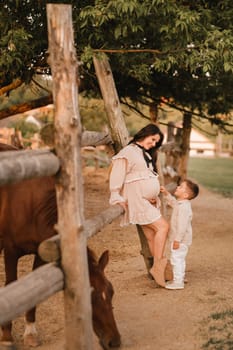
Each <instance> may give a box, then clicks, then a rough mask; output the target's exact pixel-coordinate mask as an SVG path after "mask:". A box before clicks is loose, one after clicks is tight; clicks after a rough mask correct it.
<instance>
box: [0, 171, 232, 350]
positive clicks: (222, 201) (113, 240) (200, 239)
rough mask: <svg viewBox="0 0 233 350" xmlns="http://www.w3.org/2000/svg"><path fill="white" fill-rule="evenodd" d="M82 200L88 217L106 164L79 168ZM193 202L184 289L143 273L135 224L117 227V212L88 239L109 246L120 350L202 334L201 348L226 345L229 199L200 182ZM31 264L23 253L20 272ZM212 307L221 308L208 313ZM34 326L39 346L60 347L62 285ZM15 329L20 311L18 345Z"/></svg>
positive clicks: (172, 343) (186, 345)
mask: <svg viewBox="0 0 233 350" xmlns="http://www.w3.org/2000/svg"><path fill="white" fill-rule="evenodd" d="M85 201H86V217H88V218H89V217H91V216H93V215H96V214H97V213H98V212H100V211H102V210H103V209H104V208H107V207H108V182H107V171H106V170H104V169H100V170H98V171H94V170H93V169H86V171H85ZM192 205H193V212H194V219H193V230H194V240H193V245H192V247H191V249H190V251H189V254H188V258H187V279H188V283H187V284H186V285H185V289H184V290H177V291H170V290H165V289H163V288H157V287H156V285H155V283H154V281H153V280H150V279H149V278H148V277H147V273H146V269H145V265H144V261H143V258H142V256H141V255H140V242H139V238H138V235H137V231H136V228H135V227H134V226H130V227H127V228H120V226H119V221H118V220H116V221H115V222H113V223H112V224H111V225H109V226H107V227H106V228H105V229H103V230H102V231H101V232H100V233H98V234H97V235H96V236H94V237H92V238H91V239H90V240H89V245H90V246H91V247H92V248H94V250H95V251H96V253H97V254H98V255H100V254H101V253H102V251H104V250H105V249H108V250H109V251H110V263H109V265H108V267H107V275H108V277H109V279H110V280H111V281H112V283H113V285H114V288H115V297H114V313H115V317H116V320H117V324H118V327H119V330H120V333H121V335H122V347H121V349H122V350H156V349H162V350H201V349H202V346H203V344H205V343H207V341H208V340H209V343H208V344H207V345H206V349H208V350H213V349H217V350H220V349H221V350H232V349H233V321H232V320H233V315H232V313H233V311H232V310H233V293H232V290H233V278H232V266H233V254H232V247H233V230H232V226H233V225H232V224H233V218H232V217H233V199H226V198H223V197H221V196H219V195H216V194H213V193H211V192H209V191H207V190H206V189H204V188H201V193H200V195H199V197H198V198H196V199H195V200H194V201H193V203H192ZM30 266H31V257H27V258H23V259H22V260H21V262H20V266H19V271H20V274H25V273H28V272H29V271H30ZM3 284H4V274H3V262H2V257H1V258H0V286H2V285H3ZM224 312H225V313H224ZM216 313H220V314H217V315H216V316H212V317H210V315H213V314H216ZM218 315H219V316H221V317H220V318H219V317H218ZM38 329H39V332H40V337H41V339H42V345H41V346H39V347H38V348H37V349H38V350H60V349H63V335H64V333H63V332H64V327H63V295H62V292H60V293H58V294H56V295H55V296H53V297H51V298H50V299H49V300H47V301H46V302H44V303H42V304H41V305H40V306H39V307H38ZM22 334H23V317H19V318H18V319H17V320H16V321H15V322H14V335H15V338H16V342H17V345H18V349H19V350H26V347H24V346H23V344H22ZM211 339H212V340H211ZM220 346H221V347H220Z"/></svg>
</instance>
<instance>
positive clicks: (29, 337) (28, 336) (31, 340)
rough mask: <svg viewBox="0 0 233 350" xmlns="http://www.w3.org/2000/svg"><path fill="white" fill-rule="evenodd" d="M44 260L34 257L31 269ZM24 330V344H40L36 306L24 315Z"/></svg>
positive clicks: (41, 263) (34, 345)
mask: <svg viewBox="0 0 233 350" xmlns="http://www.w3.org/2000/svg"><path fill="white" fill-rule="evenodd" d="M43 264H44V262H43V261H42V260H41V259H40V258H39V256H38V255H36V256H35V258H34V263H33V270H35V269H36V268H37V267H39V266H41V265H43ZM25 321H26V325H25V332H24V335H23V338H24V344H25V345H27V346H32V347H36V346H38V345H40V340H39V338H38V334H37V330H36V306H35V307H33V308H32V309H30V310H29V311H27V312H26V315H25Z"/></svg>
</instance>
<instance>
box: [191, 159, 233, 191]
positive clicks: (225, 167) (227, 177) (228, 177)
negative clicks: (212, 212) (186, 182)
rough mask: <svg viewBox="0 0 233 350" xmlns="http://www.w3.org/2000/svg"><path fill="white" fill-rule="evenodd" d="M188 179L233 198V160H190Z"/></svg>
mask: <svg viewBox="0 0 233 350" xmlns="http://www.w3.org/2000/svg"><path fill="white" fill-rule="evenodd" d="M188 177H190V178H193V179H195V180H196V181H197V182H198V183H199V184H201V185H203V186H204V187H206V188H208V189H210V190H211V191H215V192H218V193H220V194H222V195H224V196H226V197H233V159H232V158H193V157H192V158H190V159H189V166H188Z"/></svg>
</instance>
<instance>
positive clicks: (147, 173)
mask: <svg viewBox="0 0 233 350" xmlns="http://www.w3.org/2000/svg"><path fill="white" fill-rule="evenodd" d="M162 142H163V134H162V132H161V131H160V129H159V128H158V127H157V126H156V125H154V124H148V125H147V126H145V127H144V128H142V129H141V130H139V131H138V132H137V133H136V134H135V135H134V137H133V139H132V140H131V141H130V143H129V144H128V145H127V146H126V147H124V148H123V149H122V150H121V151H120V152H119V153H118V154H117V155H115V156H114V157H113V158H112V169H111V173H110V181H109V185H110V192H111V196H110V204H111V205H115V204H119V205H121V206H122V207H123V208H124V210H125V212H124V215H123V217H122V221H121V226H125V225H129V224H138V225H140V226H141V227H142V229H143V232H144V234H145V236H146V238H147V241H148V244H149V248H150V252H151V254H152V256H153V258H154V263H153V266H152V268H151V270H150V273H151V275H152V276H153V277H154V279H155V281H156V282H157V284H159V285H160V286H162V287H165V279H164V271H165V267H166V264H167V259H166V258H165V257H164V255H163V254H164V248H165V243H166V238H167V234H168V228H169V227H168V223H167V221H166V220H165V219H164V218H163V217H162V215H161V212H160V209H159V202H160V201H159V197H158V195H159V192H160V183H159V180H158V174H157V172H156V165H155V160H154V157H153V155H154V154H155V152H156V149H158V148H159V147H160V146H161V144H162Z"/></svg>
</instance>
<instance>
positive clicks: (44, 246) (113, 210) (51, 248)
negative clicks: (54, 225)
mask: <svg viewBox="0 0 233 350" xmlns="http://www.w3.org/2000/svg"><path fill="white" fill-rule="evenodd" d="M123 211H124V209H123V208H122V207H121V206H120V205H116V206H113V207H110V208H108V209H106V210H103V211H102V212H101V213H100V214H98V215H96V216H95V217H94V218H92V219H88V220H86V221H85V222H84V229H83V231H84V232H83V233H84V235H85V236H86V237H87V238H89V237H91V236H93V235H94V234H96V233H98V232H99V231H100V230H101V229H102V228H103V227H104V226H105V225H107V224H110V223H111V222H112V221H113V220H114V219H116V218H118V217H119V216H120V215H121V214H122V213H123ZM38 253H39V255H40V257H41V259H42V260H44V261H46V262H51V261H57V260H59V259H60V258H61V252H60V237H59V235H56V236H53V237H51V238H49V239H47V240H45V241H43V242H42V243H41V244H40V245H39V249H38Z"/></svg>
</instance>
